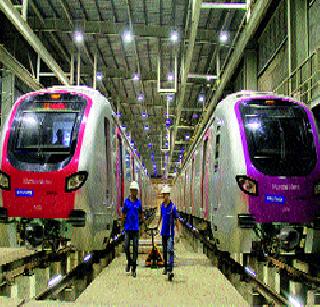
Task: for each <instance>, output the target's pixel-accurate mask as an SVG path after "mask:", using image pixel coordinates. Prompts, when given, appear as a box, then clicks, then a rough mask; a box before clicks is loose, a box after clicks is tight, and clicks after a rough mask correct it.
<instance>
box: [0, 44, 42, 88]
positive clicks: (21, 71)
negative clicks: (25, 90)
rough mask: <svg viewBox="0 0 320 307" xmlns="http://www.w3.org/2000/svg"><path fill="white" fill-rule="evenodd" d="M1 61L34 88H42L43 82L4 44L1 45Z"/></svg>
mask: <svg viewBox="0 0 320 307" xmlns="http://www.w3.org/2000/svg"><path fill="white" fill-rule="evenodd" d="M0 62H1V63H3V64H4V65H5V67H6V68H8V69H10V71H12V72H13V73H14V74H15V76H16V77H17V78H19V79H20V80H21V81H23V82H24V83H25V84H26V85H28V86H29V87H30V88H32V89H33V90H39V89H41V88H42V86H41V84H40V83H39V82H38V81H37V80H36V79H35V78H34V77H33V76H32V75H31V73H30V72H29V71H28V70H27V69H26V68H25V67H24V66H23V65H22V64H21V63H19V62H18V61H17V60H16V59H15V58H14V57H13V56H12V55H11V54H10V53H9V52H8V51H7V49H6V48H4V46H3V45H0Z"/></svg>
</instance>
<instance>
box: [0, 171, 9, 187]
mask: <svg viewBox="0 0 320 307" xmlns="http://www.w3.org/2000/svg"><path fill="white" fill-rule="evenodd" d="M0 189H2V190H10V176H9V175H8V174H6V173H5V172H2V171H0Z"/></svg>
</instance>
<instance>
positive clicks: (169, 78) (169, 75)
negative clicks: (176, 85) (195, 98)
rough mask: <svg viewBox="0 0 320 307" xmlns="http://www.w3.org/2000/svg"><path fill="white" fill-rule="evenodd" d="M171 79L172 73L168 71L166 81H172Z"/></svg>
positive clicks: (172, 77)
mask: <svg viewBox="0 0 320 307" xmlns="http://www.w3.org/2000/svg"><path fill="white" fill-rule="evenodd" d="M173 79H174V75H173V73H172V72H169V73H168V75H167V80H168V81H173Z"/></svg>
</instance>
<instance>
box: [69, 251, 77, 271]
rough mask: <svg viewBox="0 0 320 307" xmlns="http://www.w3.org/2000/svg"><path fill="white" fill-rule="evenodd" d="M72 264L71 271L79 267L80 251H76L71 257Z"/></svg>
mask: <svg viewBox="0 0 320 307" xmlns="http://www.w3.org/2000/svg"><path fill="white" fill-rule="evenodd" d="M70 264H71V269H73V268H75V267H76V266H78V264H79V255H78V251H74V252H73V253H72V254H71V255H70Z"/></svg>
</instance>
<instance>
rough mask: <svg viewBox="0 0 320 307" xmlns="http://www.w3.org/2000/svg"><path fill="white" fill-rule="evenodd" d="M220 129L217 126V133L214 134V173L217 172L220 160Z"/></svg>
mask: <svg viewBox="0 0 320 307" xmlns="http://www.w3.org/2000/svg"><path fill="white" fill-rule="evenodd" d="M220 129H221V126H220V125H218V126H217V133H216V155H215V164H214V171H215V172H217V171H218V168H219V159H220Z"/></svg>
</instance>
